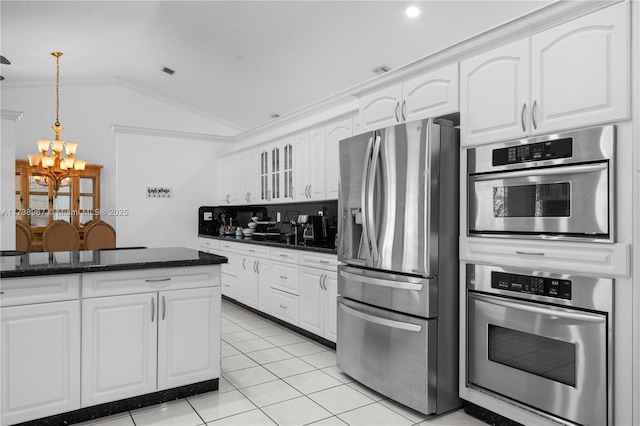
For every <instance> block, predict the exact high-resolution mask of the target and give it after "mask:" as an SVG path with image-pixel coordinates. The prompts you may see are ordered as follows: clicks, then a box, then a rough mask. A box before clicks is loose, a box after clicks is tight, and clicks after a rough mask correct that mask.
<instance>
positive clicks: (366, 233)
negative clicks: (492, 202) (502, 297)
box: [337, 119, 460, 415]
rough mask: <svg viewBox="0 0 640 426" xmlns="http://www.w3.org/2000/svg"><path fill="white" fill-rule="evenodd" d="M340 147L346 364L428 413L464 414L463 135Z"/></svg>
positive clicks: (428, 130) (436, 129) (341, 353)
mask: <svg viewBox="0 0 640 426" xmlns="http://www.w3.org/2000/svg"><path fill="white" fill-rule="evenodd" d="M339 149H340V195H339V209H340V213H341V214H340V215H339V228H338V229H339V243H338V257H339V260H340V261H341V262H342V263H343V265H341V266H339V268H338V293H339V296H338V339H337V359H338V366H339V367H340V369H342V370H343V371H344V372H345V373H347V374H348V375H350V376H351V377H352V378H354V379H355V380H357V381H359V382H361V383H362V384H364V385H366V386H368V387H369V388H371V389H373V390H375V391H377V392H379V393H381V394H383V395H385V396H387V397H389V398H391V399H393V400H395V401H397V402H400V403H401V404H404V405H406V406H408V407H410V408H413V409H415V410H417V411H420V412H422V413H424V414H427V415H437V414H441V413H444V412H447V411H450V410H452V409H454V408H457V407H459V406H460V400H459V399H458V303H459V302H458V288H459V284H458V221H459V218H458V217H459V215H458V205H459V132H458V130H457V129H455V128H454V127H453V126H452V124H451V123H450V122H448V121H446V120H433V119H427V120H421V121H414V122H410V123H405V124H400V125H397V126H393V127H389V128H385V129H381V130H376V131H374V132H368V133H364V134H361V135H358V136H354V137H351V138H348V139H344V140H341V141H340V145H339Z"/></svg>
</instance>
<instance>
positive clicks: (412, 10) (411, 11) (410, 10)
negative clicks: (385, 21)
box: [404, 6, 420, 18]
mask: <svg viewBox="0 0 640 426" xmlns="http://www.w3.org/2000/svg"><path fill="white" fill-rule="evenodd" d="M404 13H406V14H407V16H408V17H409V18H415V17H417V16H418V15H420V9H418V8H417V7H416V6H409V7H407V8H406V10H405V11H404Z"/></svg>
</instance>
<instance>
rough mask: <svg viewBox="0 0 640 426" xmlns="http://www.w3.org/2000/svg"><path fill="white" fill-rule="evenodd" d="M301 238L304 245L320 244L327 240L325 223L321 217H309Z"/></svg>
mask: <svg viewBox="0 0 640 426" xmlns="http://www.w3.org/2000/svg"><path fill="white" fill-rule="evenodd" d="M302 238H303V240H304V243H305V244H316V243H322V242H324V241H325V240H326V238H327V228H326V221H325V220H324V217H323V216H309V220H308V223H307V224H306V225H305V226H304V231H303V233H302Z"/></svg>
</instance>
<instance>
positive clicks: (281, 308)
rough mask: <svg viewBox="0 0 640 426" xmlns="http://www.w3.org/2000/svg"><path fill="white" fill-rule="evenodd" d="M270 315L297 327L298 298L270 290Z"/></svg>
mask: <svg viewBox="0 0 640 426" xmlns="http://www.w3.org/2000/svg"><path fill="white" fill-rule="evenodd" d="M271 315H273V316H274V317H276V318H280V319H281V320H283V321H286V322H288V323H289V324H293V325H298V296H294V295H292V294H289V293H285V292H282V291H278V290H274V289H271Z"/></svg>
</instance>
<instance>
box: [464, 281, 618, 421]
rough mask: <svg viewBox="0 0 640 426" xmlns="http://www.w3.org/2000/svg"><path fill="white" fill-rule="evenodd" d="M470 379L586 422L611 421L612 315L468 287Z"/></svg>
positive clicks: (521, 400) (573, 419) (566, 416)
mask: <svg viewBox="0 0 640 426" xmlns="http://www.w3.org/2000/svg"><path fill="white" fill-rule="evenodd" d="M468 318H469V331H468V358H467V363H468V380H469V383H471V384H474V385H477V386H480V387H482V388H485V389H488V390H490V391H491V392H495V393H497V394H500V395H502V396H505V397H507V398H510V399H513V400H516V401H518V402H521V403H523V404H526V405H529V406H531V407H534V408H536V409H539V410H543V411H546V412H548V413H551V414H554V415H557V416H559V417H562V418H565V419H568V420H570V421H574V422H577V423H579V424H582V425H606V424H607V419H608V416H607V387H608V376H607V371H608V370H607V344H606V342H607V316H606V315H604V314H598V313H589V312H581V311H576V310H570V309H566V308H558V307H552V306H545V305H540V304H534V303H530V302H523V301H518V302H515V301H513V300H510V299H506V298H500V297H495V296H487V295H482V294H477V293H469V297H468Z"/></svg>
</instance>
